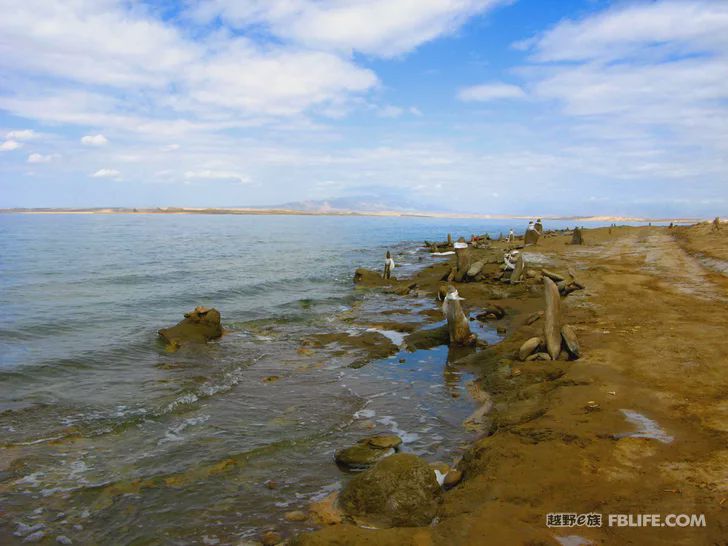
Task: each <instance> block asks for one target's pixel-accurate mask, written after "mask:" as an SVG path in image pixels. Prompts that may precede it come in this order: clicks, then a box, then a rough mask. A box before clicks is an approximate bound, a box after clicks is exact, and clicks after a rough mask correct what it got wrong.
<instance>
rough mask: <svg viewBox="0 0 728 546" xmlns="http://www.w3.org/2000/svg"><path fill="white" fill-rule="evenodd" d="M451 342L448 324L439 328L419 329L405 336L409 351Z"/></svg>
mask: <svg viewBox="0 0 728 546" xmlns="http://www.w3.org/2000/svg"><path fill="white" fill-rule="evenodd" d="M449 342H450V332H449V331H448V328H447V325H444V326H440V327H438V328H429V329H422V330H417V331H416V332H413V333H411V334H409V335H408V336H406V337H405V338H404V343H405V346H406V347H407V350H409V351H416V350H418V349H432V348H433V347H438V346H440V345H447V344H448V343H449Z"/></svg>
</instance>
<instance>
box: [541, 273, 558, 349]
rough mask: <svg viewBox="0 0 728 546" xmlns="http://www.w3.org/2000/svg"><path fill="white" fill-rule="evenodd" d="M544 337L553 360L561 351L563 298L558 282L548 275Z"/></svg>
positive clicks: (545, 280) (544, 290)
mask: <svg viewBox="0 0 728 546" xmlns="http://www.w3.org/2000/svg"><path fill="white" fill-rule="evenodd" d="M543 295H544V303H545V306H546V309H545V310H544V325H543V330H544V332H543V333H544V338H545V339H546V350H547V351H548V354H549V355H550V356H551V359H552V360H556V359H557V358H558V356H559V353H560V352H561V299H560V296H559V289H558V288H557V287H556V283H554V281H552V280H551V279H549V278H548V277H544V278H543Z"/></svg>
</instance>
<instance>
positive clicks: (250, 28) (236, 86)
mask: <svg viewBox="0 0 728 546" xmlns="http://www.w3.org/2000/svg"><path fill="white" fill-rule="evenodd" d="M0 7H1V8H2V13H3V14H4V17H3V19H2V20H1V21H0V207H22V206H25V207H53V206H57V207H87V206H127V207H147V206H246V205H253V206H262V205H275V204H280V203H286V202H292V201H302V200H320V199H329V198H337V197H347V196H369V197H370V198H371V199H375V200H376V199H378V200H380V201H381V202H383V203H386V204H387V205H388V206H391V207H392V208H395V207H398V206H400V207H416V208H422V209H439V210H448V211H459V212H475V213H483V214H508V213H512V214H532V215H548V214H617V215H620V214H623V215H651V216H662V215H684V216H694V215H698V216H706V217H707V216H712V215H716V214H721V215H725V214H726V213H727V212H728V206H727V203H728V77H727V76H728V2H719V1H697V0H696V1H689V2H688V1H680V0H671V1H666V0H663V1H653V2H630V1H620V2H609V1H606V0H581V1H576V0H573V1H559V2H555V1H554V2H545V1H542V0H513V1H507V0H504V1H502V0H330V1H324V0H298V1H295V0H248V1H242V0H189V1H187V2H170V1H159V2H151V1H149V2H135V1H132V0H125V1H121V0H0Z"/></svg>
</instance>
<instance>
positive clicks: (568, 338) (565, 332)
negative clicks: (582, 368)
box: [561, 324, 581, 358]
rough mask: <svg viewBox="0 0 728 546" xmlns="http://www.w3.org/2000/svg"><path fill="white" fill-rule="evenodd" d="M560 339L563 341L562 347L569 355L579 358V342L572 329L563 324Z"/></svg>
mask: <svg viewBox="0 0 728 546" xmlns="http://www.w3.org/2000/svg"><path fill="white" fill-rule="evenodd" d="M561 338H562V339H563V341H564V347H566V350H567V351H568V353H569V355H571V356H572V357H573V358H579V357H580V356H581V347H579V340H578V339H577V337H576V332H575V331H574V328H572V327H571V326H569V325H568V324H564V325H563V326H562V327H561Z"/></svg>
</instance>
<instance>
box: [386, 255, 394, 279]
mask: <svg viewBox="0 0 728 546" xmlns="http://www.w3.org/2000/svg"><path fill="white" fill-rule="evenodd" d="M393 269H394V260H393V259H392V254H391V253H390V252H389V250H387V256H386V257H385V259H384V278H385V279H389V278H390V277H391V276H392V270H393Z"/></svg>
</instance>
